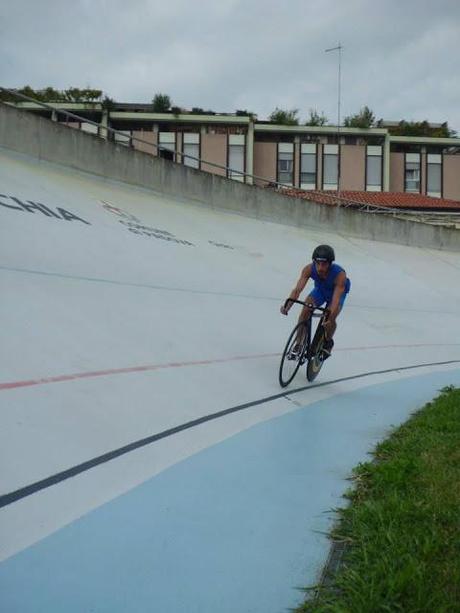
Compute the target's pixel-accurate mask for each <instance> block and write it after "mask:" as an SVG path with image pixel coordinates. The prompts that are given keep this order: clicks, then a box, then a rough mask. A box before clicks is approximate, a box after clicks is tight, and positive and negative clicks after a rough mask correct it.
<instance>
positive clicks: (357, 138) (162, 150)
mask: <svg viewBox="0 0 460 613" xmlns="http://www.w3.org/2000/svg"><path fill="white" fill-rule="evenodd" d="M16 106H17V107H18V108H23V109H25V110H28V111H32V112H34V113H37V114H39V115H42V116H45V117H49V118H51V119H54V120H55V121H59V122H63V123H66V124H68V125H69V126H71V127H75V128H80V129H82V130H85V131H88V132H92V133H94V134H98V135H99V136H101V137H103V138H111V139H114V140H115V141H116V142H117V143H119V144H121V145H125V146H127V147H132V148H134V149H138V150H140V151H144V152H148V153H150V154H152V155H160V156H162V157H166V158H168V159H171V160H173V161H174V162H176V163H179V164H185V165H187V166H191V167H193V168H197V169H200V170H203V171H207V172H212V173H215V174H218V175H222V176H226V177H228V178H231V179H234V180H237V181H242V182H246V183H249V184H252V183H256V184H257V185H262V186H266V185H269V184H271V185H278V184H282V185H283V186H288V187H294V188H300V189H305V190H325V191H328V190H330V191H337V190H338V189H340V191H354V192H356V191H368V192H407V193H416V194H423V195H428V196H433V197H437V198H445V199H450V200H457V201H460V138H432V137H426V136H423V137H409V136H392V135H391V134H390V129H389V126H386V125H385V122H383V123H382V124H381V127H378V128H370V129H359V128H346V127H340V130H338V129H337V127H335V126H322V127H312V126H284V125H276V124H273V123H270V122H267V121H258V120H257V119H255V118H253V117H251V116H249V115H243V114H238V113H237V114H209V113H208V114H197V113H191V112H190V113H189V112H181V113H179V114H174V113H172V112H169V113H154V112H153V110H152V105H149V104H117V103H115V104H114V105H113V108H112V109H111V110H110V111H108V110H106V109H104V108H103V105H102V104H100V103H54V104H52V105H50V106H52V107H53V108H54V111H51V110H48V109H45V108H43V107H42V106H39V105H38V104H35V103H32V102H20V103H17V104H16ZM60 110H61V111H69V112H71V113H74V114H77V115H79V116H80V117H82V118H83V119H82V120H75V119H74V118H72V119H69V118H68V117H66V116H65V115H64V114H63V113H62V112H61V113H60V112H59V111H60ZM90 122H96V123H97V124H98V125H97V126H95V125H94V124H93V123H90ZM107 128H113V129H114V130H116V131H117V132H116V133H110V132H109V131H108V130H107Z"/></svg>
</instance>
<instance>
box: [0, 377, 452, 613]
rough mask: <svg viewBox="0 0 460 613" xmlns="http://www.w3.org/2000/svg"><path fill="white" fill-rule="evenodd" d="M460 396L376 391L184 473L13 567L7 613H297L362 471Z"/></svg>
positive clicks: (280, 421)
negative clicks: (445, 400) (419, 414)
mask: <svg viewBox="0 0 460 613" xmlns="http://www.w3.org/2000/svg"><path fill="white" fill-rule="evenodd" d="M452 382H453V383H455V384H456V385H460V370H455V371H450V372H448V373H446V372H444V373H431V374H425V375H424V376H422V377H420V376H418V377H410V378H406V379H400V380H397V381H394V382H390V383H384V384H380V385H371V386H369V387H363V388H360V389H358V390H355V391H352V392H348V393H345V394H343V395H341V397H340V400H338V399H337V398H336V397H332V398H329V399H327V400H322V401H318V402H315V403H313V404H310V405H308V406H306V407H302V408H299V409H297V410H296V411H294V412H292V413H289V414H287V415H284V416H283V417H279V418H274V419H272V420H270V421H268V422H265V423H262V424H258V425H255V426H253V427H252V428H250V429H248V430H245V431H244V432H242V433H240V434H237V435H235V436H233V437H231V438H229V439H227V440H225V441H224V442H222V443H220V444H218V445H215V446H212V447H210V448H208V449H206V450H204V451H202V452H200V453H198V454H196V455H194V456H193V457H191V458H189V459H188V460H184V461H182V462H180V463H178V464H176V465H175V466H173V467H171V468H170V469H168V470H166V471H164V472H162V473H161V474H160V475H158V476H156V477H154V478H152V479H150V480H148V481H146V482H145V483H143V484H142V485H140V486H138V487H136V488H134V489H133V490H132V491H130V492H129V493H128V494H125V495H123V496H120V497H118V498H116V499H115V500H113V501H111V502H110V503H107V504H105V505H103V506H102V507H100V508H98V509H97V510H95V511H92V512H90V513H88V514H87V515H86V516H85V517H83V518H81V519H80V520H77V521H75V522H73V523H72V524H71V525H69V526H67V527H65V528H63V529H61V530H59V531H58V532H56V533H55V534H53V535H51V536H49V537H48V538H45V539H44V540H43V541H41V542H39V543H37V544H36V545H34V546H32V547H30V548H28V549H27V550H25V551H23V552H21V553H20V554H18V555H16V556H13V557H12V558H10V559H9V560H7V561H5V562H3V564H1V565H0V593H1V594H2V600H3V607H4V608H3V609H2V610H5V611H11V612H13V611H17V612H24V613H25V612H37V611H63V610H65V611H67V612H69V613H70V612H75V613H77V612H81V611H101V612H102V611H104V612H113V611H132V612H137V611H139V612H144V611H165V612H171V613H172V612H177V613H182V612H183V613H186V612H196V613H198V612H204V611H209V612H211V611H219V612H222V613H227V612H228V613H231V612H233V611H237V610H238V611H248V612H249V611H251V612H258V611H260V612H262V611H264V612H266V613H271V612H273V613H276V612H280V611H284V610H287V607H289V606H294V605H295V604H298V603H299V601H300V600H301V593H300V592H299V590H298V589H297V588H299V587H301V586H303V585H305V581H306V578H307V577H310V578H311V573H312V570H314V569H317V568H318V566H319V565H320V564H321V562H322V561H324V550H325V547H326V546H327V545H326V538H325V536H324V532H325V531H327V529H328V528H329V527H330V522H331V517H332V515H331V513H330V512H328V511H330V510H331V509H332V508H334V507H336V506H337V505H340V504H343V501H342V499H341V494H342V492H343V488H344V479H345V478H346V477H347V475H349V473H350V470H351V468H352V467H353V466H354V465H356V464H357V463H358V462H359V461H361V460H362V459H363V458H365V456H366V453H367V452H368V451H369V449H370V448H372V446H373V443H375V441H376V440H378V439H380V438H382V436H383V435H384V433H385V432H386V431H387V429H388V424H389V423H391V424H394V425H397V424H399V423H400V422H402V421H404V420H405V419H406V418H407V416H408V415H409V413H410V412H411V411H413V410H414V408H416V407H418V406H421V405H422V404H424V403H425V402H426V401H428V400H429V399H431V398H432V397H433V395H434V394H436V390H438V389H440V388H441V387H443V386H444V385H449V384H451V383H452ZM325 430H326V431H327V433H328V436H327V438H326V439H325V438H324V431H325ZM24 586H27V587H26V588H25V589H24ZM242 603H244V606H243V607H242Z"/></svg>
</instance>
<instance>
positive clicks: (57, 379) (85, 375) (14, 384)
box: [0, 343, 457, 391]
mask: <svg viewBox="0 0 460 613" xmlns="http://www.w3.org/2000/svg"><path fill="white" fill-rule="evenodd" d="M453 344H455V345H457V343H453ZM439 345H440V344H439V343H416V344H412V345H369V346H367V347H342V348H337V349H336V350H335V351H366V350H369V349H395V348H402V347H437V346H439ZM443 346H444V345H443ZM279 355H280V353H260V354H255V355H241V356H233V357H230V358H215V359H213V360H195V361H189V362H167V363H165V364H146V365H144V366H130V367H127V368H110V369H107V370H93V371H89V372H81V373H73V374H69V375H56V376H54V377H43V378H40V379H26V380H23V381H7V382H5V383H0V391H2V390H10V389H17V388H18V387H31V386H34V385H47V384H48V383H61V382H63V381H75V380H78V379H90V378H94V377H106V376H109V375H122V374H127V373H134V372H146V371H153V370H164V369H167V368H183V367H185V366H209V365H210V364H222V363H225V362H235V361H240V360H254V359H260V358H273V357H277V356H279Z"/></svg>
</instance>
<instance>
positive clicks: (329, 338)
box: [324, 294, 347, 355]
mask: <svg viewBox="0 0 460 613" xmlns="http://www.w3.org/2000/svg"><path fill="white" fill-rule="evenodd" d="M346 297H347V294H343V295H342V297H341V299H340V303H339V311H338V313H337V316H336V320H335V321H334V323H333V324H332V326H331V327H330V328H329V330H328V332H327V339H326V341H325V343H324V351H325V352H326V353H327V354H328V355H330V354H331V351H332V347H333V346H334V340H333V337H334V334H335V332H336V330H337V317H338V316H339V315H340V313H341V312H342V309H343V305H344V303H345V299H346ZM326 306H327V307H329V304H327V305H326Z"/></svg>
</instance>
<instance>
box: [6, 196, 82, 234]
mask: <svg viewBox="0 0 460 613" xmlns="http://www.w3.org/2000/svg"><path fill="white" fill-rule="evenodd" d="M0 206H2V207H4V208H6V209H11V210H14V211H22V212H23V213H41V214H42V215H45V217H48V218H50V219H52V218H54V219H60V220H61V221H62V220H65V221H81V222H82V223H84V224H86V225H88V226H90V225H91V223H90V222H89V221H86V219H83V218H82V217H79V216H78V215H75V214H74V213H71V212H70V211H68V210H67V209H63V208H62V207H60V206H57V207H55V208H54V209H53V208H51V207H49V206H47V205H46V204H43V203H42V202H33V201H32V200H26V201H25V202H23V201H22V200H20V199H19V198H17V197H16V196H7V195H5V194H0Z"/></svg>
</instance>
